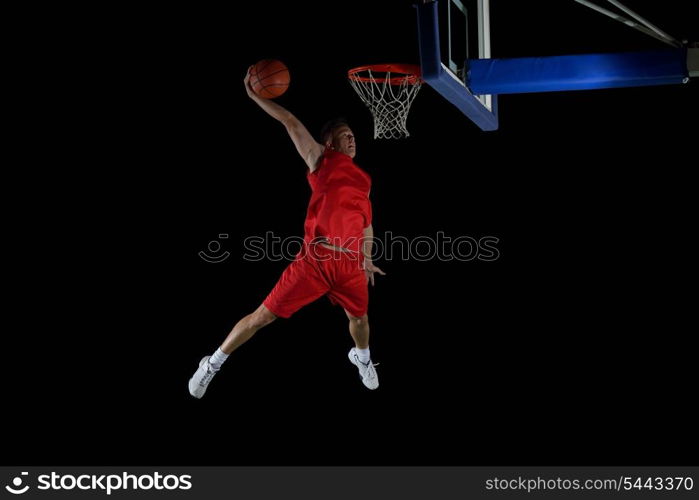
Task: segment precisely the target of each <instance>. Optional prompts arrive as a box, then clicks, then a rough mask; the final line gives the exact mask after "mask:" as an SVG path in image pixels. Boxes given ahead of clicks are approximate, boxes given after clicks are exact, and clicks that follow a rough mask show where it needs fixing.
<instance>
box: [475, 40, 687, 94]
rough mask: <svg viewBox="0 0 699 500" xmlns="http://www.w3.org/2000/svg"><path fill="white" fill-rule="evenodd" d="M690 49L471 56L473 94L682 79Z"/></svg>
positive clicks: (677, 80)
mask: <svg viewBox="0 0 699 500" xmlns="http://www.w3.org/2000/svg"><path fill="white" fill-rule="evenodd" d="M686 61H687V52H686V49H673V50H656V51H648V52H625V53H614V54H584V55H572V56H552V57H522V58H516V59H470V60H469V61H468V63H469V64H468V67H469V72H468V81H467V85H468V87H469V88H470V89H471V91H472V92H473V93H474V94H521V93H527V92H554V91H559V90H589V89H603V88H611V87H640V86H645V85H666V84H677V83H682V82H683V81H685V80H686V78H687V76H688V73H687V64H686Z"/></svg>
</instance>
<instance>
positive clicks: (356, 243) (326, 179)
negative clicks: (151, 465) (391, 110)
mask: <svg viewBox="0 0 699 500" xmlns="http://www.w3.org/2000/svg"><path fill="white" fill-rule="evenodd" d="M244 83H245V90H246V91H247V94H248V96H249V97H250V99H252V100H253V101H255V102H256V103H257V105H258V106H260V107H261V108H262V109H263V110H264V111H265V112H266V113H267V114H269V115H270V116H271V117H272V118H275V119H276V120H279V121H280V122H281V123H282V124H283V125H284V126H285V127H286V131H287V133H288V134H289V136H290V137H291V140H292V141H293V143H294V145H295V146H296V150H297V151H298V153H299V154H300V155H301V158H303V160H304V161H305V162H306V165H307V166H308V172H307V178H308V182H309V184H310V185H311V191H312V193H311V200H310V203H309V205H308V211H307V214H306V222H305V225H304V230H305V235H304V244H303V248H302V250H301V251H300V252H299V254H298V255H297V256H296V259H295V260H294V261H293V262H292V263H291V264H290V265H289V266H288V267H287V268H286V270H284V272H283V273H282V275H281V277H280V278H279V281H278V282H277V284H276V285H275V287H274V288H273V289H272V291H271V292H270V294H269V295H268V296H267V298H266V299H265V300H264V301H263V302H262V304H261V305H260V306H259V307H258V308H257V309H256V310H255V311H254V312H253V313H252V314H249V315H247V316H245V317H244V318H243V319H241V320H240V321H238V323H237V324H236V325H235V326H234V327H233V330H232V331H231V332H230V333H229V334H228V336H227V337H226V339H225V340H224V341H223V344H221V346H220V347H219V348H218V349H217V350H216V352H214V353H213V355H211V356H205V357H204V358H203V359H202V360H201V362H200V363H199V368H198V369H197V371H196V372H195V373H194V375H193V376H192V378H191V379H190V380H189V392H190V394H191V395H192V396H194V397H195V398H201V397H202V396H203V395H204V393H205V392H206V389H207V387H208V385H209V383H210V382H211V379H212V378H213V377H214V375H215V374H216V372H218V371H219V370H220V368H221V365H222V364H223V362H224V361H225V360H226V359H227V358H228V356H229V355H230V354H231V353H232V352H233V351H235V350H236V349H237V348H238V347H240V346H241V345H242V344H243V343H244V342H246V341H247V340H249V339H250V338H251V337H252V336H253V335H254V334H255V332H257V331H258V330H259V329H260V328H262V327H264V326H266V325H268V324H270V323H271V322H272V321H274V320H275V319H277V318H278V317H282V318H288V317H290V316H291V315H292V314H294V313H295V312H296V311H298V310H299V309H300V308H302V307H303V306H305V305H307V304H309V303H311V302H313V301H314V300H316V299H318V298H319V297H321V296H323V295H326V294H327V295H328V296H329V298H330V301H331V302H332V303H333V304H339V305H340V306H342V307H343V308H344V310H345V313H346V314H347V317H348V318H349V331H350V335H351V336H352V338H353V339H354V345H355V347H353V348H352V349H350V351H349V354H348V356H349V359H350V361H351V362H352V364H354V365H355V366H356V367H357V368H358V370H359V376H360V378H361V380H362V382H363V383H364V385H365V386H366V387H367V388H369V389H376V388H377V387H378V386H379V379H378V376H377V374H376V369H375V368H374V364H373V363H372V361H371V356H370V352H369V319H368V316H367V309H368V304H369V290H368V283H369V282H370V283H371V284H372V285H373V284H374V273H379V274H381V275H385V273H384V272H383V271H382V270H381V269H379V268H378V267H376V266H375V265H374V264H373V263H372V260H371V249H372V238H373V228H372V225H371V217H372V212H371V202H370V201H369V191H370V189H371V178H370V177H369V175H368V174H367V173H366V172H364V171H363V170H361V169H360V168H359V167H357V165H355V164H354V162H353V161H352V160H353V158H354V156H355V155H356V152H357V151H356V144H355V142H354V135H353V134H352V130H351V129H350V127H349V125H347V123H345V122H344V121H341V120H335V121H331V122H328V123H327V124H326V125H325V126H324V127H323V129H322V131H321V135H320V140H321V142H322V143H320V144H319V143H318V142H316V141H315V140H314V139H313V137H312V136H311V134H310V133H309V132H308V130H307V129H306V127H305V126H304V125H303V124H302V123H301V122H300V121H299V120H298V119H297V118H296V117H295V116H294V115H292V114H291V113H290V112H289V111H287V110H286V109H285V108H283V107H282V106H280V105H278V104H277V103H276V102H273V101H271V100H269V99H264V98H261V97H259V96H258V95H257V94H255V93H254V91H253V90H252V87H251V86H250V69H248V72H247V75H246V76H245V80H244Z"/></svg>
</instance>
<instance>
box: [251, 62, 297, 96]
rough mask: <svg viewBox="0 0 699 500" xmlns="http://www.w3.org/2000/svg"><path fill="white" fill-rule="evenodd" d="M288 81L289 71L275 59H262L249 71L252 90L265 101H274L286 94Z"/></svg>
mask: <svg viewBox="0 0 699 500" xmlns="http://www.w3.org/2000/svg"><path fill="white" fill-rule="evenodd" d="M289 80H290V78H289V69H288V68H287V67H286V65H285V64H284V63H283V62H281V61H278V60H276V59H263V60H261V61H260V62H258V63H257V64H255V65H254V66H253V67H252V69H251V70H250V86H251V87H252V90H253V91H254V92H255V93H256V94H257V95H259V96H260V97H264V98H265V99H274V98H275V97H279V96H280V95H282V94H283V93H284V92H286V89H287V88H289Z"/></svg>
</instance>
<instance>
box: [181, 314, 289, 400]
mask: <svg viewBox="0 0 699 500" xmlns="http://www.w3.org/2000/svg"><path fill="white" fill-rule="evenodd" d="M275 319H277V317H276V316H275V315H274V314H273V313H272V312H271V311H270V310H269V309H267V308H266V307H265V306H264V304H262V305H260V307H258V308H257V309H256V310H255V311H254V312H253V313H251V314H248V315H247V316H245V317H244V318H243V319H241V320H240V321H238V323H236V325H235V326H234V327H233V330H231V333H229V334H228V336H227V337H226V340H224V341H223V344H221V347H219V348H218V349H217V350H216V352H215V353H214V354H213V356H204V357H203V358H202V360H201V361H200V362H199V368H197V371H196V372H194V375H192V378H190V379H189V393H190V394H191V395H192V396H194V397H195V398H197V399H200V398H201V397H202V396H204V393H205V392H206V389H207V388H208V387H209V384H210V383H211V380H212V379H213V378H214V375H216V373H217V372H218V370H219V369H220V368H221V364H222V363H223V362H224V361H225V360H226V358H228V355H229V354H230V353H232V352H233V351H234V350H236V349H237V348H238V347H240V346H241V345H242V344H243V343H245V342H246V341H248V340H249V339H250V338H251V337H252V336H253V335H254V334H255V332H257V331H258V330H259V329H260V328H263V327H264V326H267V325H269V324H270V323H271V322H272V321H274V320H275Z"/></svg>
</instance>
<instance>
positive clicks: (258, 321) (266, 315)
mask: <svg viewBox="0 0 699 500" xmlns="http://www.w3.org/2000/svg"><path fill="white" fill-rule="evenodd" d="M275 319H277V317H276V316H275V315H274V314H273V313H272V312H271V311H270V310H269V309H267V308H266V307H264V306H263V307H260V308H259V309H257V311H255V312H254V313H252V318H251V323H252V326H253V327H255V328H262V327H263V326H267V325H269V324H270V323H271V322H272V321H274V320H275Z"/></svg>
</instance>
